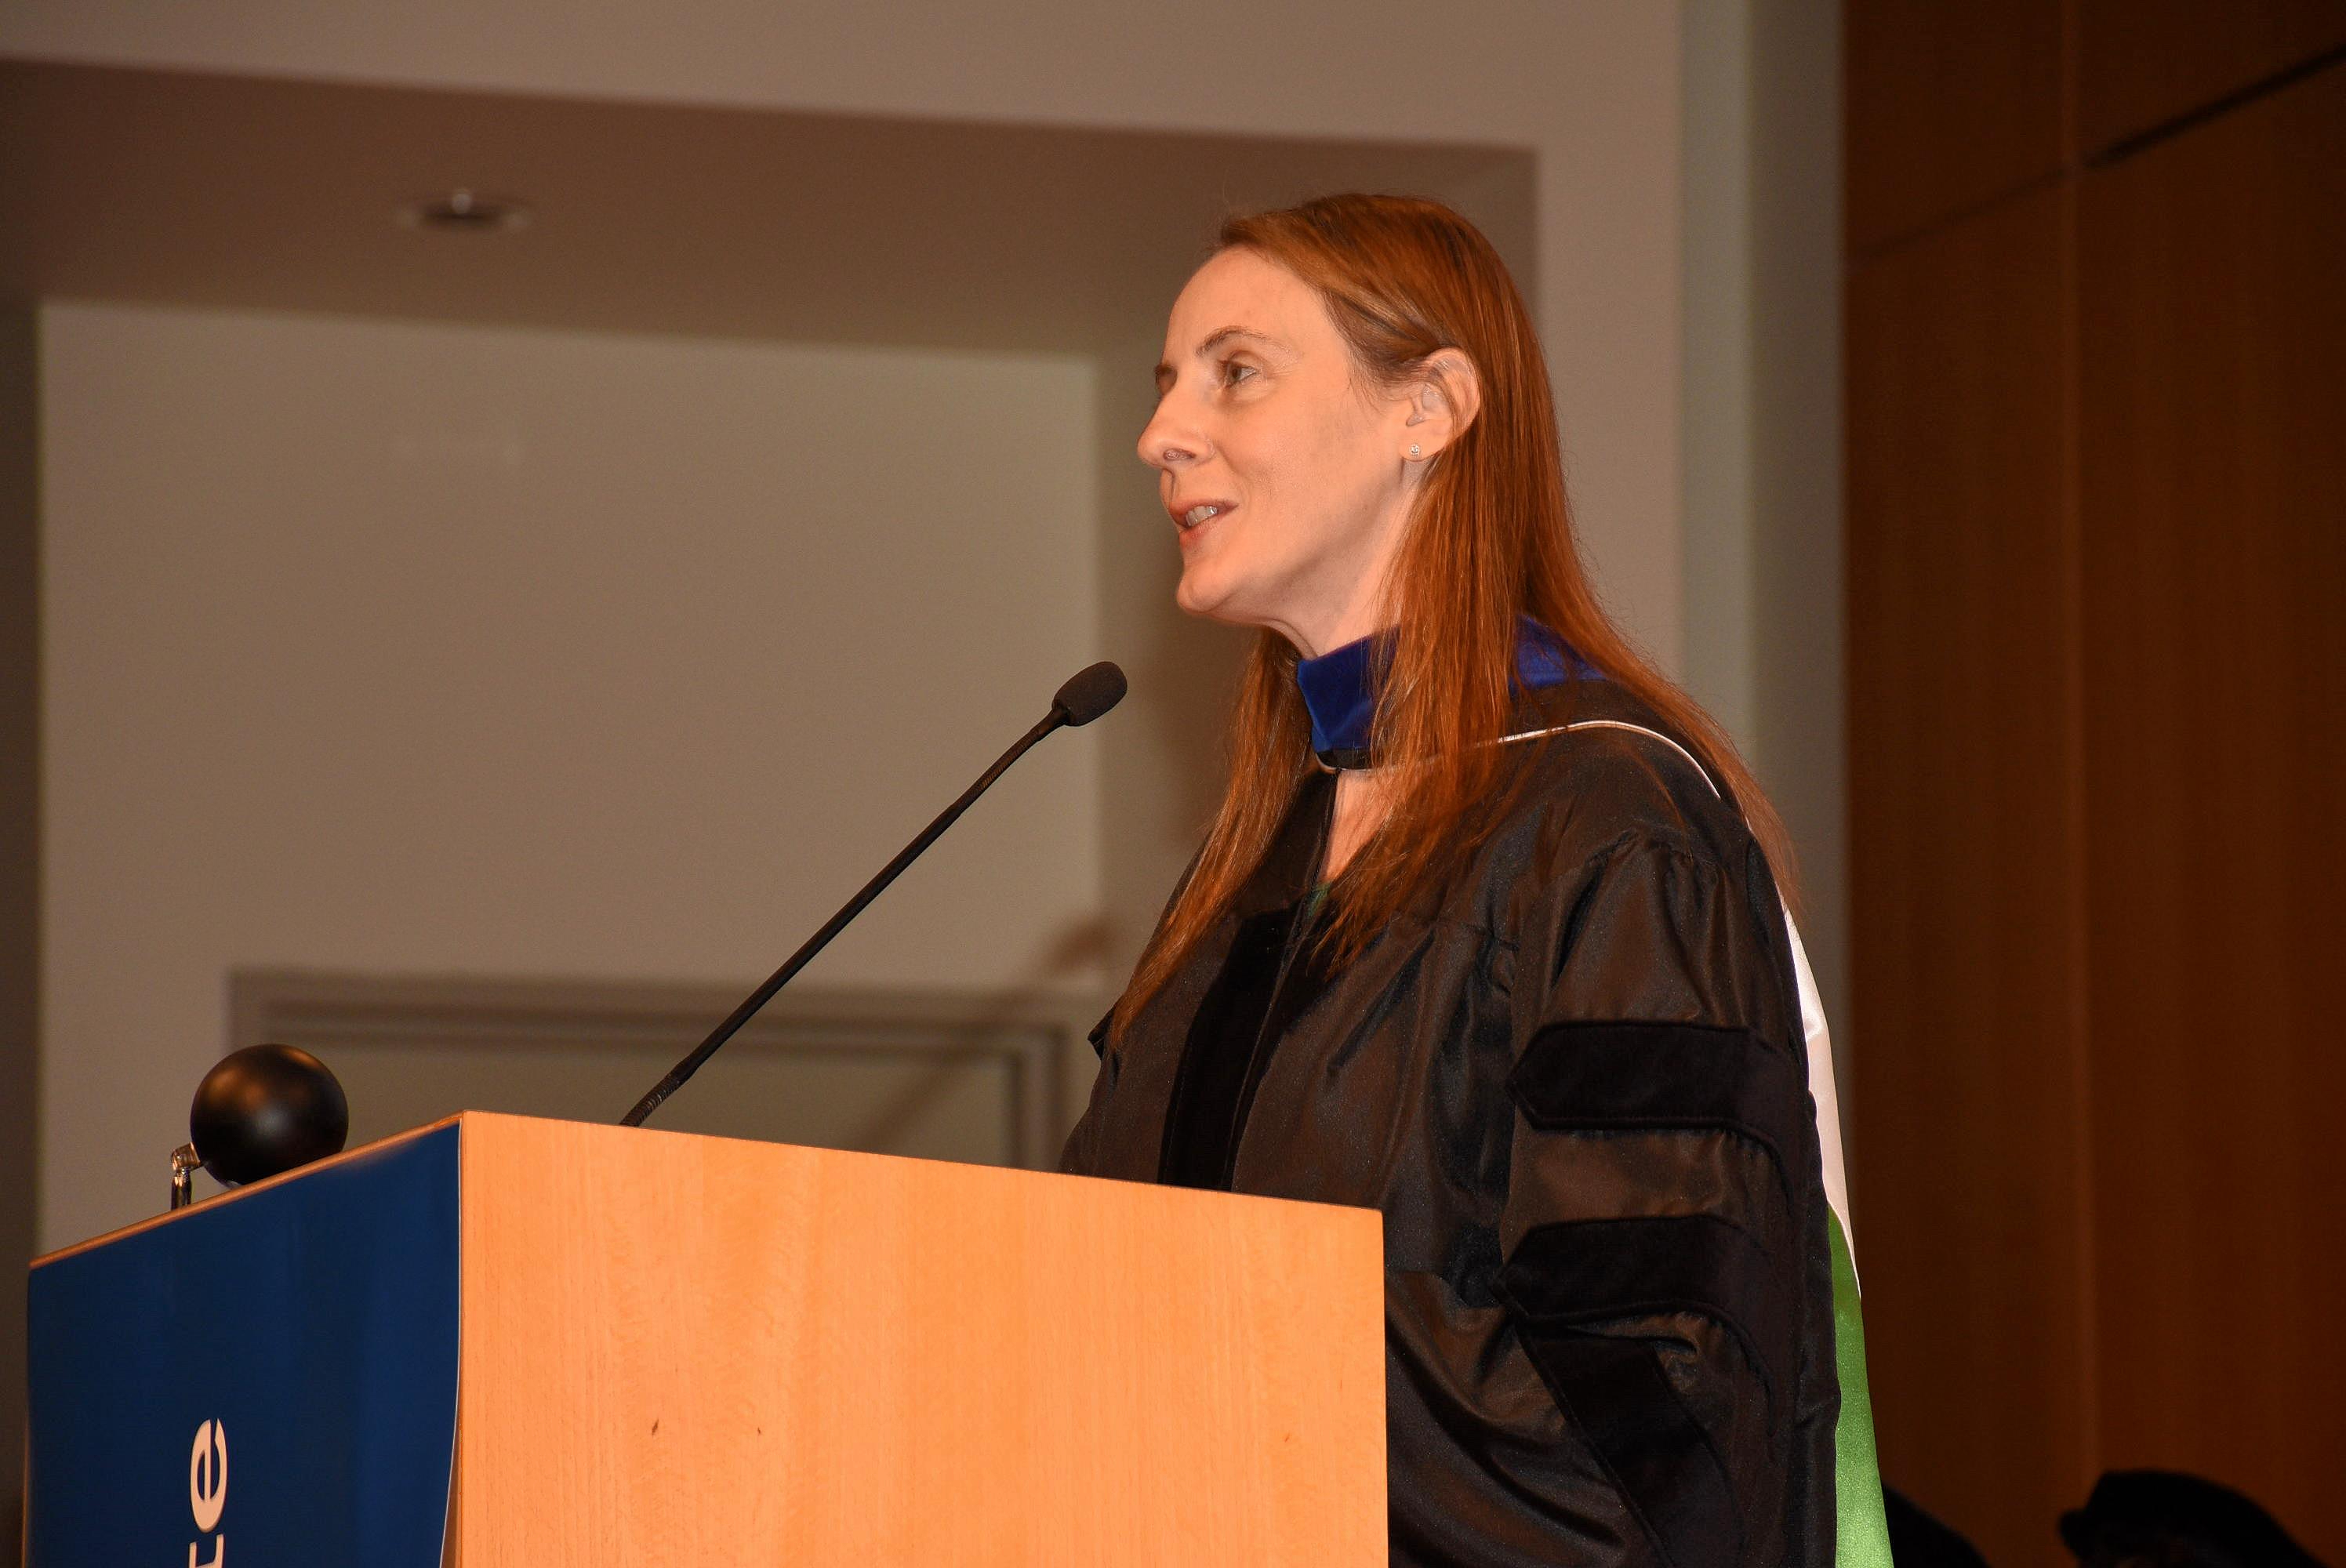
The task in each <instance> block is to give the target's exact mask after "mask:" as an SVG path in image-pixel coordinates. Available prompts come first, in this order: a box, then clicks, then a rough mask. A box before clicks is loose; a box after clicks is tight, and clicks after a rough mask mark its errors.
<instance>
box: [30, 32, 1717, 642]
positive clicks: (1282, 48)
mask: <svg viewBox="0 0 2346 1568" xmlns="http://www.w3.org/2000/svg"><path fill="white" fill-rule="evenodd" d="M1678 28H1679V11H1678V6H1677V5H1668V4H1662V3H1659V0H1569V3H1565V0H1485V3H1484V4H1479V5H1475V6H1474V7H1472V8H1471V11H1469V12H1464V13H1451V12H1444V11H1441V10H1429V9H1427V8H1426V7H1424V6H1423V5H1411V4H1406V3H1404V0H1352V3H1351V4H1348V5H1343V6H1341V7H1325V6H1320V5H1262V4H1260V3H1258V0H1187V3H1181V4H1175V5H1159V6H1150V7H1146V8H1136V7H1132V6H1127V5H1097V4H1094V3H1092V0H1028V3H1026V4H1023V5H987V6H966V5H957V4H953V3H950V0H903V3H899V4H892V5H769V4H764V3H762V0H693V3H692V4H691V5H685V6H668V7H662V8H657V9H650V8H643V7H627V6H617V5H597V6H587V7H581V6H578V5H566V4H556V3H555V0H506V3H504V4H500V5H494V6H483V5H472V4H466V3H465V0H409V3H407V4H403V5H389V6H362V7H352V6H344V5H333V6H322V7H321V6H317V5H310V4H305V3H304V0H204V3H202V4H196V5H154V4H151V3H150V0H15V4H13V5H9V6H7V7H5V8H0V54H8V55H20V56H35V57H45V58H56V59H78V60H87V61H93V62H101V63H111V64H122V65H146V66H179V67H187V68H194V69H208V70H220V71H238V72H258V73H262V74H270V75H291V76H318V77H327V78H340V79H347V80H364V81H383V82H404V83H413V84H423V85H439V86H448V87H493V88H512V89H522V90H533V91H543V92H548V93H560V94H576V95H582V96H587V97H634V98H647V99H658V100H669V101H691V102H704V103H716V104H731V105H740V106H756V107H786V108H799V109H811V110H823V111H833V112H842V113H851V114H874V115H897V116H906V117H915V118H923V117H960V118H974V119H992V120H1018V121H1034V122H1037V123H1042V124H1053V125H1099V126H1125V127H1157V128H1166V129H1178V130H1188V131H1206V132H1212V133H1221V134H1233V135H1244V134H1277V135H1301V136H1341V137H1373V138H1379V139H1390V140H1403V141H1408V140H1428V141H1437V142H1450V143H1483V144H1495V145H1503V146H1515V147H1523V148H1530V149H1531V150H1532V151H1533V152H1534V153H1535V155H1536V156H1537V158H1538V163H1539V176H1538V178H1539V185H1538V191H1537V210H1538V220H1537V227H1536V232H1535V239H1536V242H1537V243H1536V249H1537V254H1538V257H1539V275H1538V277H1537V279H1536V280H1525V281H1526V285H1527V287H1529V288H1530V289H1531V291H1532V294H1533V297H1534V301H1535V309H1536V310H1537V311H1538V314H1539V317H1540V321H1541V324H1542V329H1543V331H1544V333H1545V338H1546V341H1547V346H1548V352H1549V354H1550V356H1551V359H1552V361H1553V362H1554V365H1555V369H1556V382H1557V394H1558V402H1559V404H1560V407H1561V411H1562V422H1563V426H1564V433H1565V440H1566V455H1567V460H1568V462H1569V464H1570V468H1569V472H1570V474H1571V481H1572V485H1573V492H1574V498H1575V501H1576V504H1577V507H1578V514H1579V517H1580V520H1581V525H1582V528H1583V531H1584V534H1585V535H1586V542H1587V545H1588V549H1589V554H1590V556H1591V559H1592V561H1593V563H1594V564H1595V565H1596V568H1597V572H1598V575H1599V578H1600V581H1601V585H1602V586H1603V588H1604V591H1605V592H1606V595H1607V598H1608V600H1609V601H1610V602H1611V603H1612V604H1613V605H1614V606H1615V607H1616V608H1617V610H1618V611H1619V612H1620V613H1621V614H1622V615H1623V616H1625V617H1626V618H1627V621H1628V622H1629V623H1630V625H1631V626H1633V627H1634V628H1635V630H1636V631H1637V635H1638V636H1640V637H1641V638H1642V639H1643V640H1644V641H1645V642H1646V643H1647V644H1648V646H1650V647H1652V648H1653V649H1654V651H1655V652H1656V653H1657V654H1658V655H1659V656H1660V657H1661V658H1662V659H1663V660H1664V662H1665V663H1667V664H1669V665H1670V666H1672V667H1676V666H1677V664H1678V658H1679V653H1680V641H1681V637H1682V636H1683V626H1684V616H1683V606H1682V591H1681V586H1680V573H1681V569H1682V565H1683V557H1682V552H1681V549H1680V544H1679V526H1678V513H1679V508H1678V485H1679V467H1678V452H1679V429H1678V327H1679V323H1678V271H1679V254H1678V229H1679V200H1678V196H1679V189H1680V177H1679V169H1678V136H1679V126H1678V71H1679V61H1678Z"/></svg>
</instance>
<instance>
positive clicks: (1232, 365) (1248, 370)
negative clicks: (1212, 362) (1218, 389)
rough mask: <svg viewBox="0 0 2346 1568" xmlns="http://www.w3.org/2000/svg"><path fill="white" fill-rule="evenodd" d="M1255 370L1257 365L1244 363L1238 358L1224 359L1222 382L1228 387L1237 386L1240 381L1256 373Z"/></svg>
mask: <svg viewBox="0 0 2346 1568" xmlns="http://www.w3.org/2000/svg"><path fill="white" fill-rule="evenodd" d="M1254 372H1255V367H1254V366H1252V365H1250V364H1245V363H1242V362H1240V361H1237V360H1224V361H1222V384H1223V385H1224V386H1226V387H1232V386H1236V385H1238V384H1239V382H1241V381H1243V380H1245V379H1246V378H1247V377H1248V376H1250V375H1252V374H1254Z"/></svg>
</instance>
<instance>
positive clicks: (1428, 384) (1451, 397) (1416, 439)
mask: <svg viewBox="0 0 2346 1568" xmlns="http://www.w3.org/2000/svg"><path fill="white" fill-rule="evenodd" d="M1404 390H1405V392H1406V394H1407V402H1408V407H1409V412H1408V416H1407V417H1406V418H1405V419H1403V422H1402V423H1403V426H1404V427H1405V428H1404V431H1403V437H1402V442H1403V444H1402V456H1403V461H1405V462H1411V463H1423V462H1424V461H1426V460H1427V459H1428V458H1431V457H1432V456H1433V454H1434V453H1437V452H1440V451H1441V450H1442V449H1443V447H1445V446H1448V445H1450V444H1451V443H1453V442H1454V441H1456V440H1457V439H1458V438H1459V437H1460V436H1462V435H1464V434H1465V433H1466V429H1467V427H1468V426H1469V425H1471V424H1473V423H1474V416H1475V415H1476V414H1478V413H1480V412H1482V410H1483V378H1482V376H1481V375H1480V374H1479V373H1477V372H1476V371H1475V369H1474V361H1473V360H1471V359H1468V358H1467V357H1466V355H1465V354H1464V352H1463V351H1460V350H1457V349H1437V350H1435V351H1433V353H1430V354H1428V355H1426V356H1425V358H1423V359H1422V360H1420V361H1418V362H1417V369H1416V371H1415V372H1413V374H1412V375H1411V377H1410V379H1409V382H1408V383H1407V385H1406V387H1405V389H1404Z"/></svg>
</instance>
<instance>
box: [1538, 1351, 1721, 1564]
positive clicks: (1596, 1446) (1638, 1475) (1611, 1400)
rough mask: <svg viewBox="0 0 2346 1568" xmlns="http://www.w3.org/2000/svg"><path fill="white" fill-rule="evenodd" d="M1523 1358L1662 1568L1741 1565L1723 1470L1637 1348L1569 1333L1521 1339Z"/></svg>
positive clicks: (1649, 1357)
mask: <svg viewBox="0 0 2346 1568" xmlns="http://www.w3.org/2000/svg"><path fill="white" fill-rule="evenodd" d="M1523 1339H1524V1350H1525V1354H1526V1355H1527V1356H1529V1357H1530V1358H1531V1362H1532V1365H1533V1367H1534V1368H1535V1369H1537V1370H1538V1372H1539V1375H1540V1380H1541V1381H1542V1382H1544V1383H1545V1384H1546V1385H1547V1390H1548V1392H1549V1393H1550V1394H1552V1395H1554V1396H1555V1398H1556V1405H1557V1406H1558V1408H1560V1409H1561V1410H1563V1411H1564V1413H1565V1418H1566V1420H1569V1421H1571V1422H1572V1424H1573V1425H1574V1426H1575V1427H1576V1428H1577V1429H1578V1431H1579V1432H1580V1435H1581V1437H1582V1438H1583V1439H1584V1440H1585V1441H1586V1442H1587V1444H1588V1446H1589V1447H1590V1448H1591V1449H1593V1450H1595V1451H1596V1457H1597V1458H1598V1460H1600V1461H1603V1463H1604V1465H1605V1468H1606V1470H1607V1471H1608V1472H1609V1473H1610V1475H1611V1477H1612V1480H1613V1483H1614V1485H1615V1486H1617V1487H1618V1488H1619V1489H1620V1492H1621V1498H1622V1501H1623V1502H1626V1503H1627V1504H1628V1506H1629V1512H1631V1513H1632V1514H1633V1515H1635V1516H1636V1518H1637V1522H1638V1523H1639V1524H1640V1525H1642V1526H1643V1527H1644V1529H1645V1532H1646V1534H1647V1537H1648V1538H1649V1539H1650V1540H1651V1541H1652V1542H1653V1543H1654V1549H1655V1552H1656V1553H1658V1555H1659V1556H1660V1558H1661V1560H1662V1561H1663V1563H1666V1564H1668V1565H1669V1568H1700V1565H1703V1564H1709V1563H1740V1562H1741V1561H1742V1560H1743V1546H1744V1541H1743V1522H1742V1517H1741V1515H1740V1514H1739V1512H1737V1510H1736V1506H1735V1491H1734V1487H1733V1484H1732V1483H1731V1482H1730V1481H1729V1479H1728V1474H1727V1465H1726V1463H1725V1461H1722V1460H1721V1459H1720V1458H1719V1451H1718V1449H1717V1448H1716V1447H1715V1446H1714V1445H1713V1444H1712V1442H1711V1441H1710V1439H1709V1437H1708V1436H1706V1435H1705V1434H1704V1432H1703V1430H1702V1425H1701V1423H1700V1422H1698V1421H1697V1420H1695V1419H1694V1416H1693V1414H1692V1412H1690V1411H1689V1410H1688V1409H1687V1408H1686V1404H1685V1402H1684V1401H1683V1400H1680V1399H1679V1398H1678V1393H1677V1390H1673V1389H1672V1388H1671V1387H1670V1380H1669V1378H1668V1375H1667V1374H1666V1373H1664V1372H1663V1370H1662V1366H1661V1361H1660V1359H1658V1357H1656V1356H1655V1354H1654V1352H1653V1349H1652V1348H1651V1347H1650V1346H1647V1345H1646V1344H1644V1343H1642V1342H1640V1341H1638V1340H1635V1339H1607V1338H1606V1337H1605V1336H1603V1335H1598V1334H1585V1333H1580V1332H1577V1331H1576V1330H1574V1329H1541V1330H1534V1331H1531V1332H1528V1333H1526V1334H1525V1335H1524V1337H1523Z"/></svg>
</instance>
